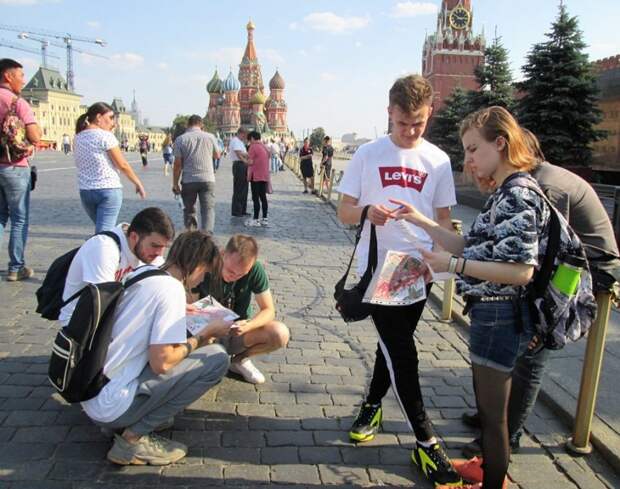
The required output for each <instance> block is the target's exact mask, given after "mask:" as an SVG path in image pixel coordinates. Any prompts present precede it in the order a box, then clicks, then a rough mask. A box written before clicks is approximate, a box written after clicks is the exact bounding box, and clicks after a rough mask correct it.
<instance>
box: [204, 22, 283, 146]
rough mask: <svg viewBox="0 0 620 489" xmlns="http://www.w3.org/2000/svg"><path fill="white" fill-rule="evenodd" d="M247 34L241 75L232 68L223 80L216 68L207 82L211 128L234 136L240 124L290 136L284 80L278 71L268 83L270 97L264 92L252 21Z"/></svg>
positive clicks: (273, 133) (279, 135)
mask: <svg viewBox="0 0 620 489" xmlns="http://www.w3.org/2000/svg"><path fill="white" fill-rule="evenodd" d="M246 29H247V32H248V37H247V44H246V47H245V52H244V54H243V58H242V59H241V63H240V65H239V75H238V77H235V75H234V74H233V73H232V71H231V72H230V73H229V74H228V76H227V77H226V79H225V80H221V79H220V77H219V74H218V72H217V70H215V73H214V74H213V78H211V80H210V81H209V83H207V92H208V93H209V108H208V109H207V116H206V119H207V123H208V125H209V127H210V128H211V129H212V130H213V131H215V132H218V133H220V134H221V135H222V136H224V137H229V136H231V135H233V134H234V133H235V132H236V131H237V129H239V127H244V128H245V129H248V130H254V129H256V130H258V131H259V132H261V133H263V134H265V135H266V136H268V137H269V136H277V137H288V136H289V130H288V124H287V110H288V107H287V105H286V101H285V100H284V87H285V85H284V79H283V78H282V76H281V75H280V73H279V72H278V71H277V70H276V73H275V75H274V76H273V78H272V79H271V80H270V82H269V89H270V93H269V97H266V95H265V87H264V84H263V75H262V72H261V65H260V63H259V62H258V56H257V54H256V46H255V44H254V31H255V30H256V26H255V25H254V23H253V22H252V21H250V22H249V23H248V25H247V26H246Z"/></svg>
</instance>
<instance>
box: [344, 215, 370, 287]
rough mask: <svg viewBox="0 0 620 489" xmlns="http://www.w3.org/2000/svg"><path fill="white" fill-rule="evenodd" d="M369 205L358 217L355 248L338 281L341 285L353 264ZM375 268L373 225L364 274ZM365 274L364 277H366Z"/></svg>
mask: <svg viewBox="0 0 620 489" xmlns="http://www.w3.org/2000/svg"><path fill="white" fill-rule="evenodd" d="M369 208H370V206H369V205H367V206H366V207H364V209H363V210H362V215H361V216H360V223H359V226H358V228H357V232H356V233H355V246H354V247H353V253H352V254H351V259H350V260H349V266H348V267H347V271H346V272H345V274H344V276H343V277H342V279H341V280H340V281H341V282H342V283H343V284H344V283H345V282H346V280H347V277H348V276H349V272H350V271H351V265H352V264H353V258H354V257H355V251H356V250H357V245H358V244H359V242H360V239H361V238H362V231H363V230H364V221H366V216H367V215H368V209H369ZM375 268H377V231H376V230H375V225H374V224H372V223H371V224H370V243H369V253H368V267H367V268H366V273H368V270H372V271H373V272H374V270H375ZM366 273H365V274H364V275H366Z"/></svg>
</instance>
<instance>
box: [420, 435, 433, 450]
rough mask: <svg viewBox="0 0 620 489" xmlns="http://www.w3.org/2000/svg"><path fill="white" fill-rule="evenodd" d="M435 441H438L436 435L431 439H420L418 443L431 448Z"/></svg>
mask: <svg viewBox="0 0 620 489" xmlns="http://www.w3.org/2000/svg"><path fill="white" fill-rule="evenodd" d="M435 443H437V438H435V437H434V436H433V437H432V438H431V439H430V440H426V441H420V440H418V444H420V445H422V446H423V447H425V448H430V447H432V446H433V445H434V444H435Z"/></svg>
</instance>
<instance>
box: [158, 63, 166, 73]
mask: <svg viewBox="0 0 620 489" xmlns="http://www.w3.org/2000/svg"><path fill="white" fill-rule="evenodd" d="M157 68H159V69H160V70H162V71H166V70H167V69H168V63H164V62H161V63H157Z"/></svg>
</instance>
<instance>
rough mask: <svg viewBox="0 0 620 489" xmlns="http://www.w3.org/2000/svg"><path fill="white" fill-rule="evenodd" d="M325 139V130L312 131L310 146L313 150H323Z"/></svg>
mask: <svg viewBox="0 0 620 489" xmlns="http://www.w3.org/2000/svg"><path fill="white" fill-rule="evenodd" d="M324 137H325V129H323V128H322V127H317V128H316V129H313V130H312V134H310V146H311V147H312V148H313V149H315V150H316V149H321V148H322V147H323V138H324Z"/></svg>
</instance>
